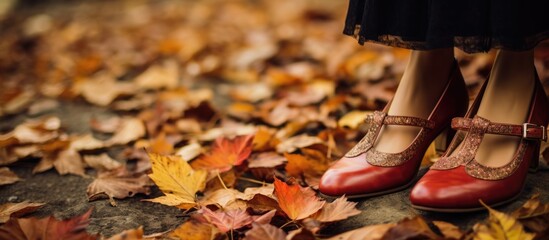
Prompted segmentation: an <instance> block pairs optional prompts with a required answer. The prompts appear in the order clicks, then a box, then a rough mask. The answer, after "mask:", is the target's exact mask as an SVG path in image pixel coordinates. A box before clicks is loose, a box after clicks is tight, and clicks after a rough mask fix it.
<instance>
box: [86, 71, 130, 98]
mask: <svg viewBox="0 0 549 240" xmlns="http://www.w3.org/2000/svg"><path fill="white" fill-rule="evenodd" d="M75 92H77V93H81V94H82V97H84V99H86V101H88V102H90V103H92V104H95V105H99V106H107V105H109V104H110V103H111V102H112V101H113V100H114V99H116V98H117V97H118V96H121V95H129V94H133V93H135V92H136V89H135V86H134V85H133V84H131V83H122V82H117V81H116V79H115V77H114V76H111V75H110V74H108V73H99V74H97V75H96V76H95V77H93V78H91V79H86V80H84V81H82V82H80V84H79V85H76V89H75Z"/></svg>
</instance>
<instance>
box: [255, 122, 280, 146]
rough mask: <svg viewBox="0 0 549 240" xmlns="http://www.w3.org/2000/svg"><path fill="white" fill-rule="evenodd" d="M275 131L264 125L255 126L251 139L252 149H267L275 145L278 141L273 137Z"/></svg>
mask: <svg viewBox="0 0 549 240" xmlns="http://www.w3.org/2000/svg"><path fill="white" fill-rule="evenodd" d="M274 134H275V131H274V130H273V129H270V128H267V127H265V126H260V127H258V128H257V132H256V133H255V137H254V141H253V146H254V147H253V150H254V151H269V150H273V149H274V148H275V147H276V145H277V144H278V143H279V142H280V141H279V140H278V139H277V138H276V137H274Z"/></svg>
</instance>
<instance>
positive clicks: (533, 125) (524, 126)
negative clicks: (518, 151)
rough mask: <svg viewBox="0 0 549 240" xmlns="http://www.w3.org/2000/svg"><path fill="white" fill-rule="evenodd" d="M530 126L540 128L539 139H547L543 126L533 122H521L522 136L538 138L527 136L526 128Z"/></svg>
mask: <svg viewBox="0 0 549 240" xmlns="http://www.w3.org/2000/svg"><path fill="white" fill-rule="evenodd" d="M531 128H541V140H543V141H547V131H546V129H545V126H539V125H536V124H533V123H524V124H522V137H523V138H524V139H527V140H538V138H533V137H529V136H528V130H529V129H531Z"/></svg>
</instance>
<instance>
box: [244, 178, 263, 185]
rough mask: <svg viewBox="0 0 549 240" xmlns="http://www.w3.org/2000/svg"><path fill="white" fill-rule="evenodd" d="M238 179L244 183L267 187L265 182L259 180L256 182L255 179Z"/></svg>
mask: <svg viewBox="0 0 549 240" xmlns="http://www.w3.org/2000/svg"><path fill="white" fill-rule="evenodd" d="M238 179H239V180H242V181H246V182H251V183H257V184H261V185H263V186H265V182H264V181H259V180H255V179H252V178H247V177H238Z"/></svg>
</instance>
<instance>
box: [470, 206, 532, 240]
mask: <svg viewBox="0 0 549 240" xmlns="http://www.w3.org/2000/svg"><path fill="white" fill-rule="evenodd" d="M481 203H482V204H483V205H484V207H486V208H487V209H488V212H489V213H490V216H489V217H488V219H487V221H486V222H485V223H477V224H475V226H473V239H475V240H476V239H478V240H491V239H494V240H496V239H525V240H527V239H534V236H535V235H534V234H530V233H527V232H525V231H524V228H523V226H522V224H521V223H520V222H519V221H517V219H515V218H514V217H512V216H509V215H507V214H505V213H502V212H498V211H496V210H494V209H492V208H490V207H489V206H487V205H485V204H484V203H483V202H481Z"/></svg>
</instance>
